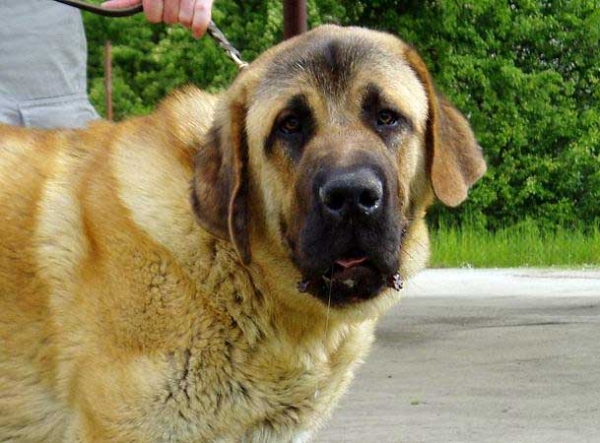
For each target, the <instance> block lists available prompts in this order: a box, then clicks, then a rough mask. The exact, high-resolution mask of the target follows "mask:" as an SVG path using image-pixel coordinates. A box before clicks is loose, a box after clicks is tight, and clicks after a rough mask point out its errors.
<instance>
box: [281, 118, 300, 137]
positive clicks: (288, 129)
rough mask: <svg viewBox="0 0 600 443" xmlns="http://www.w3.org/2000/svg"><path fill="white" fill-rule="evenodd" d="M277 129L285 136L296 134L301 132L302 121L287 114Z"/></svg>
mask: <svg viewBox="0 0 600 443" xmlns="http://www.w3.org/2000/svg"><path fill="white" fill-rule="evenodd" d="M278 129H279V131H280V132H282V133H283V134H286V135H290V134H296V133H298V132H300V131H301V130H302V121H301V119H300V117H299V116H297V115H296V114H288V115H286V116H284V117H283V118H282V119H281V120H280V122H279V126H278Z"/></svg>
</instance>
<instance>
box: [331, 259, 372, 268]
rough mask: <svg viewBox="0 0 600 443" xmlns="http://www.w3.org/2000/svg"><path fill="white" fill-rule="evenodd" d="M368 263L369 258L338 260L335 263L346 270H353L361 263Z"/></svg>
mask: <svg viewBox="0 0 600 443" xmlns="http://www.w3.org/2000/svg"><path fill="white" fill-rule="evenodd" d="M366 261H367V257H362V258H347V259H340V260H336V261H335V263H336V264H337V265H340V266H341V267H342V268H344V269H349V268H353V267H354V266H358V265H360V264H361V263H364V262H366Z"/></svg>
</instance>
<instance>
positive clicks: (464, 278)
mask: <svg viewBox="0 0 600 443" xmlns="http://www.w3.org/2000/svg"><path fill="white" fill-rule="evenodd" d="M316 441H317V442H319V443H338V442H339V443H342V442H343V443H346V442H347V443H355V442H356V443H358V442H361V443H370V442H373V443H396V442H398V443H400V442H403V443H404V442H410V443H416V442H423V443H432V442H440V443H451V442H456V443H468V442H478V443H483V442H489V443H501V442H510V443H537V442H540V443H541V442H543V443H554V442H556V443H571V442H572V443H587V442H590V443H592V442H594V443H597V442H600V271H592V270H585V271H556V270H528V269H526V270H522V269H519V270H492V271H479V270H456V269H454V270H430V271H425V272H424V273H422V274H421V275H420V276H419V277H418V278H416V279H415V280H414V281H413V282H412V283H411V284H410V285H409V286H408V288H407V293H406V294H405V298H404V300H403V302H402V304H401V305H400V306H398V307H397V308H395V309H394V310H393V311H392V312H390V313H389V314H388V315H387V316H386V317H385V318H384V319H383V321H382V322H381V324H380V326H379V328H378V334H377V340H376V343H375V346H374V348H373V350H372V352H371V354H370V356H369V357H368V359H367V362H366V364H365V365H364V366H363V367H362V368H361V370H360V371H359V373H358V375H357V377H356V379H355V381H354V383H353V384H352V386H351V388H350V392H349V393H348V394H347V395H346V396H345V397H344V399H343V400H342V402H341V404H340V406H339V407H338V409H337V410H336V412H335V413H334V416H333V418H332V421H331V422H330V425H329V426H328V427H327V428H326V429H324V430H322V431H321V432H320V433H319V435H318V438H317V439H316Z"/></svg>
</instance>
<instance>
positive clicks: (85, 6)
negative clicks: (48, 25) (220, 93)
mask: <svg viewBox="0 0 600 443" xmlns="http://www.w3.org/2000/svg"><path fill="white" fill-rule="evenodd" d="M54 1H55V2H58V3H62V4H65V5H69V6H73V7H75V8H78V9H81V10H83V11H88V12H92V13H94V14H97V15H102V16H104V17H129V16H132V15H135V14H139V13H140V12H144V8H143V6H142V5H137V6H132V7H129V8H123V9H108V8H103V7H101V6H96V5H93V4H91V3H87V2H85V1H80V0H54ZM207 31H208V35H210V36H211V37H212V38H213V40H214V41H215V42H216V43H217V44H218V45H219V47H220V48H222V49H223V50H224V51H225V53H226V54H227V56H228V57H229V58H230V59H231V60H233V62H234V63H235V64H236V65H237V67H238V69H240V70H241V69H244V68H245V67H246V66H248V63H247V62H245V61H244V60H242V56H241V54H240V52H239V51H238V50H237V49H236V48H235V47H234V46H233V45H232V44H231V43H230V42H229V40H227V37H225V34H223V32H221V30H220V29H219V28H218V27H217V25H216V24H215V22H213V21H212V20H211V21H210V23H209V24H208V29H207Z"/></svg>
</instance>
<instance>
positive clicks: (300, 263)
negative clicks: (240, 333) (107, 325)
mask: <svg viewBox="0 0 600 443" xmlns="http://www.w3.org/2000/svg"><path fill="white" fill-rule="evenodd" d="M484 172H485V162H484V160H483V157H482V154H481V150H480V148H479V146H478V145H477V143H476V141H475V139H474V136H473V133H472V131H471V129H470V127H469V124H468V123H467V121H466V120H465V118H464V117H463V116H462V115H461V114H460V113H459V112H458V111H457V110H456V109H455V108H454V107H453V106H452V105H451V104H450V103H449V102H447V101H446V100H445V99H444V98H443V97H441V96H440V95H439V94H438V93H437V92H436V90H435V88H434V86H433V84H432V82H431V79H430V77H429V74H428V71H427V69H426V67H425V65H424V63H423V61H422V60H421V58H420V57H419V56H418V55H417V53H416V52H415V51H414V50H413V49H412V48H411V47H410V46H408V45H406V44H405V43H403V42H401V41H400V40H398V39H397V38H395V37H393V36H391V35H388V34H383V33H378V32H373V31H368V30H365V29H359V28H339V27H336V26H325V27H321V28H318V29H316V30H313V31H311V32H308V33H306V34H304V35H302V36H300V37H297V38H295V39H292V40H289V41H287V42H284V43H282V44H280V45H278V46H276V47H275V48H273V49H271V50H270V51H268V52H266V53H265V54H263V56H261V57H260V58H258V59H257V60H256V61H255V62H254V63H253V64H252V65H251V66H250V67H249V68H247V70H246V71H245V72H243V73H242V74H241V75H240V76H239V77H238V79H237V80H236V82H235V83H234V84H233V86H232V87H231V88H230V89H229V90H228V91H227V92H226V93H225V95H224V96H223V99H222V100H221V104H220V107H219V108H218V109H217V111H216V114H215V120H214V125H213V128H212V130H211V131H210V134H209V137H208V140H206V143H205V146H203V148H202V150H201V151H200V152H199V154H198V157H197V159H196V172H195V179H194V191H193V203H194V208H195V211H196V214H197V217H198V219H199V222H200V223H201V224H202V225H203V226H204V227H205V228H206V229H207V230H208V231H210V232H211V233H213V234H214V235H216V236H218V237H220V238H222V239H226V240H228V241H231V242H232V243H233V245H234V246H235V248H236V250H237V252H238V254H239V256H240V257H241V259H242V260H243V262H245V263H246V264H248V263H250V262H251V256H252V252H253V249H254V248H258V249H262V250H264V249H265V248H267V249H268V250H270V251H272V252H273V254H274V256H281V257H286V261H287V264H286V265H289V264H290V263H291V264H293V266H292V268H293V269H295V271H296V274H297V279H296V281H290V282H289V285H290V288H293V287H295V285H296V284H297V283H298V282H300V284H299V287H298V292H309V293H311V294H312V295H313V296H314V297H315V298H316V299H320V300H321V301H323V302H325V303H329V302H330V303H331V304H332V305H333V306H338V307H344V306H351V305H357V304H362V303H364V302H365V301H366V300H370V299H374V298H377V296H378V295H379V294H380V293H382V292H384V289H386V288H387V287H389V286H392V287H394V286H398V283H399V279H401V278H402V277H405V276H406V274H407V273H409V272H410V270H411V269H414V268H415V267H420V266H422V264H423V262H424V261H425V260H426V255H427V253H426V252H424V251H425V250H426V249H427V247H426V244H427V235H426V231H425V229H424V225H423V217H424V213H425V209H426V207H427V206H428V205H429V204H430V203H431V201H432V199H433V194H435V195H436V196H437V197H438V199H439V200H441V201H442V202H443V203H445V204H446V205H449V206H455V205H458V204H459V203H461V202H462V201H463V200H464V199H465V198H466V196H467V190H468V188H469V187H470V186H471V185H472V184H473V183H474V182H475V181H476V180H477V179H478V178H479V177H480V176H481V175H482V174H483V173H484ZM288 258H289V260H287V259H288ZM415 263H416V264H415ZM282 266H283V264H282ZM284 267H285V266H284Z"/></svg>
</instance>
